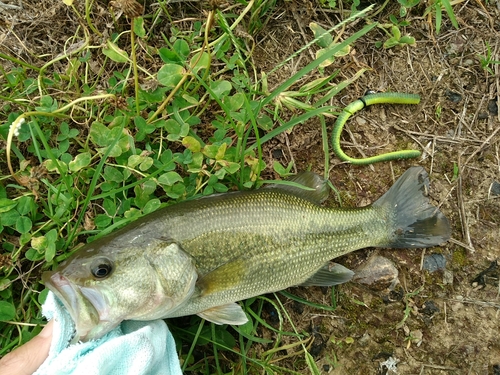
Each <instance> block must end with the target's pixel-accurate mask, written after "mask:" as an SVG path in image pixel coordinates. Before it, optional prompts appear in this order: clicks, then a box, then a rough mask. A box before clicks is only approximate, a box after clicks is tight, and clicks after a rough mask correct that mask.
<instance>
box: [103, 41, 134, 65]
mask: <svg viewBox="0 0 500 375" xmlns="http://www.w3.org/2000/svg"><path fill="white" fill-rule="evenodd" d="M102 53H104V55H105V56H107V57H109V58H110V59H111V60H113V61H114V62H117V63H126V62H127V61H128V60H129V58H128V53H127V52H126V51H124V50H122V49H121V48H120V47H118V45H116V44H115V43H113V42H112V41H111V40H109V39H108V40H107V42H106V47H103V48H102Z"/></svg>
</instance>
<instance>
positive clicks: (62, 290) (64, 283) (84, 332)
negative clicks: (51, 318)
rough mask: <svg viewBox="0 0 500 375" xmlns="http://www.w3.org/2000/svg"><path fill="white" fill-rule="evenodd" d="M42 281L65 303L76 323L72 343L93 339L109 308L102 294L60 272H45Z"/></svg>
mask: <svg viewBox="0 0 500 375" xmlns="http://www.w3.org/2000/svg"><path fill="white" fill-rule="evenodd" d="M42 281H43V282H44V284H45V286H47V287H48V288H49V290H51V291H52V292H53V293H54V294H55V295H56V297H57V298H58V299H59V300H60V301H61V302H62V303H63V305H64V307H65V308H66V310H67V311H68V312H69V314H70V316H71V319H73V322H74V324H75V330H76V334H75V337H74V338H73V340H72V343H74V342H78V341H80V340H82V341H87V340H89V339H92V338H93V337H92V336H93V331H95V328H96V326H99V325H100V323H101V321H102V320H103V319H102V318H104V320H105V318H106V317H107V315H108V312H109V311H108V309H107V308H106V304H105V301H104V299H103V298H102V295H101V294H100V293H99V292H96V291H94V290H93V289H91V288H85V287H79V286H76V285H75V284H73V283H72V282H71V281H70V280H68V278H66V277H65V276H64V275H62V274H61V273H59V272H44V273H43V275H42Z"/></svg>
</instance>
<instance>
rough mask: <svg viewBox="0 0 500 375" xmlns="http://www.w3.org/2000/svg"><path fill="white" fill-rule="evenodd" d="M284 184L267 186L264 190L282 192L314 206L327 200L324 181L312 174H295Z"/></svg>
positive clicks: (326, 188)
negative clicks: (305, 200)
mask: <svg viewBox="0 0 500 375" xmlns="http://www.w3.org/2000/svg"><path fill="white" fill-rule="evenodd" d="M286 182H292V183H293V185H290V184H286ZM286 182H285V183H281V184H271V185H268V186H266V189H279V190H284V191H286V192H288V193H291V194H293V195H296V196H299V197H301V198H303V199H307V200H308V201H310V202H313V203H316V204H321V203H323V202H324V201H325V200H326V199H327V198H328V193H329V191H328V185H327V183H326V181H325V180H324V179H323V177H321V176H320V175H318V174H316V173H314V172H311V171H304V172H300V173H297V174H296V175H295V176H293V177H290V178H288V179H287V180H286ZM299 185H300V186H299ZM301 186H304V187H305V188H303V187H301Z"/></svg>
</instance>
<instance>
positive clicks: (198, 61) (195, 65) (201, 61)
mask: <svg viewBox="0 0 500 375" xmlns="http://www.w3.org/2000/svg"><path fill="white" fill-rule="evenodd" d="M189 65H190V66H191V70H192V71H193V72H194V73H198V72H199V71H200V69H208V68H210V55H209V54H208V53H206V52H203V53H202V54H201V57H200V52H198V53H195V54H194V55H193V57H192V58H191V62H190V64H189Z"/></svg>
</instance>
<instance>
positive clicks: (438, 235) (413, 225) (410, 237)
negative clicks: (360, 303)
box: [373, 167, 451, 248]
mask: <svg viewBox="0 0 500 375" xmlns="http://www.w3.org/2000/svg"><path fill="white" fill-rule="evenodd" d="M428 192H429V175H428V174H427V172H426V171H425V170H424V169H423V168H422V167H411V168H410V169H408V170H407V171H406V172H405V173H404V174H403V175H402V176H401V177H400V178H399V179H398V180H397V181H396V183H395V184H394V185H393V186H392V187H391V188H390V189H389V191H387V192H386V193H385V194H384V195H383V196H382V197H381V198H380V199H379V200H377V201H376V202H375V203H374V204H373V207H374V208H380V209H383V210H384V211H386V212H387V211H388V212H389V215H388V217H389V220H390V221H391V222H392V226H390V227H389V228H390V233H389V237H388V243H387V245H386V246H385V247H391V248H415V247H431V246H436V245H439V244H441V243H443V242H446V241H447V240H448V239H449V238H450V232H451V229H450V223H449V222H448V219H447V218H446V217H445V216H444V215H443V213H442V212H441V211H439V209H438V208H437V207H434V206H433V205H431V204H430V203H429V198H428V197H427V195H428Z"/></svg>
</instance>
